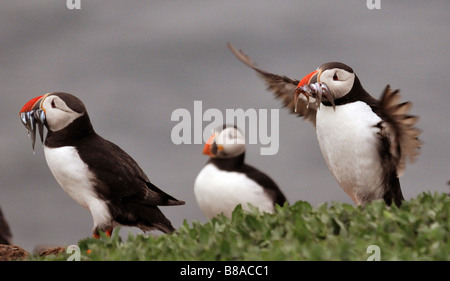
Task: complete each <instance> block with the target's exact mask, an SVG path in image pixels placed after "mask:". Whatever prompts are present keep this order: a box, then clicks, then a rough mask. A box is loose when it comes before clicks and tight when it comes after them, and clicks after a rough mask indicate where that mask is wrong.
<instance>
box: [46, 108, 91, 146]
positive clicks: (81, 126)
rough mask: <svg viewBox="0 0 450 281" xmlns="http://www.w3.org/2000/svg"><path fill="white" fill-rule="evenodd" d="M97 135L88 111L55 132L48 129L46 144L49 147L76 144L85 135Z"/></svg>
mask: <svg viewBox="0 0 450 281" xmlns="http://www.w3.org/2000/svg"><path fill="white" fill-rule="evenodd" d="M91 135H95V131H94V128H93V127H92V124H91V121H90V119H89V116H88V114H87V113H85V114H84V115H82V116H80V117H79V118H77V119H75V120H74V121H73V122H72V123H70V124H69V125H68V126H67V127H65V128H64V129H61V130H59V131H56V132H53V131H51V130H47V137H46V138H45V146H47V147H61V146H75V144H76V143H77V142H78V141H79V140H80V139H83V138H85V137H88V136H91Z"/></svg>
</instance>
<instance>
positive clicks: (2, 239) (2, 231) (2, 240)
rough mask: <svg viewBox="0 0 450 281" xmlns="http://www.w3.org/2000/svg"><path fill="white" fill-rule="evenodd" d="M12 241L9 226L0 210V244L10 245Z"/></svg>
mask: <svg viewBox="0 0 450 281" xmlns="http://www.w3.org/2000/svg"><path fill="white" fill-rule="evenodd" d="M11 239H12V234H11V230H10V228H9V224H8V222H7V221H6V219H5V216H4V215H3V212H2V209H1V208H0V244H5V245H10V244H11V241H12V240H11Z"/></svg>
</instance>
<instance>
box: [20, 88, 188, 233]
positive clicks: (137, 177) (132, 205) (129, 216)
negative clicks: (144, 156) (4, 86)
mask: <svg viewBox="0 0 450 281" xmlns="http://www.w3.org/2000/svg"><path fill="white" fill-rule="evenodd" d="M20 118H21V121H22V123H23V124H24V125H25V127H26V128H27V129H28V133H29V134H31V139H32V146H33V150H34V143H35V138H36V129H37V130H38V131H39V135H40V138H41V141H42V140H43V139H44V137H43V134H44V133H43V128H44V127H46V128H47V135H46V137H45V141H44V142H43V144H44V145H43V146H44V154H45V159H46V161H47V164H48V167H49V169H50V171H51V173H52V174H53V176H54V177H55V179H56V181H57V182H58V184H59V185H60V186H61V187H62V189H63V190H64V191H65V192H66V193H67V194H68V195H69V196H70V197H72V199H74V200H75V201H76V202H77V203H78V204H80V205H81V206H82V207H84V208H85V209H87V210H88V211H89V212H90V213H91V215H92V219H93V222H94V226H93V230H92V235H93V237H94V238H99V237H100V231H102V232H104V233H106V235H108V236H111V234H112V231H113V229H114V227H116V226H119V225H123V226H130V227H138V228H140V229H141V230H143V231H144V232H146V231H150V230H159V231H161V232H163V233H171V232H173V231H174V230H175V228H174V227H173V226H172V224H171V222H170V221H169V219H167V218H166V216H165V215H164V214H163V213H162V212H161V210H160V209H159V208H158V206H175V205H183V204H185V202H184V201H182V200H178V199H176V198H174V197H172V196H171V195H169V194H167V193H165V192H164V191H162V190H161V189H160V188H158V187H157V186H156V185H154V184H153V183H151V182H150V180H149V179H148V177H147V175H146V174H145V173H144V171H143V170H142V169H141V168H140V167H139V165H138V164H137V163H136V161H135V160H134V159H133V158H132V157H131V156H130V155H128V154H127V153H126V152H125V151H123V150H122V149H121V148H120V147H119V146H117V145H116V144H114V143H112V142H110V141H108V140H106V139H104V138H102V137H101V136H99V135H98V134H97V133H96V132H95V130H94V128H93V126H92V124H91V121H90V118H89V115H88V112H87V110H86V107H85V105H84V104H83V102H82V101H81V100H80V99H79V98H77V97H76V96H74V95H72V94H70V93H63V92H54V93H47V94H45V95H42V96H38V97H36V98H34V99H31V100H30V101H29V102H27V103H26V104H25V105H24V106H23V107H22V109H21V110H20Z"/></svg>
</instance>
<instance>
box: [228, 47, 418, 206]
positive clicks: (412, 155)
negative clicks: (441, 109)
mask: <svg viewBox="0 0 450 281" xmlns="http://www.w3.org/2000/svg"><path fill="white" fill-rule="evenodd" d="M228 47H229V49H230V50H231V51H232V53H233V54H234V55H235V56H236V57H237V58H238V59H239V60H240V61H241V62H243V63H244V64H246V65H247V66H249V67H250V68H252V69H254V70H255V71H256V72H257V73H258V74H259V76H260V77H262V78H263V79H264V81H265V83H266V84H267V86H268V90H269V91H271V92H273V93H274V94H275V97H276V98H277V99H279V100H281V101H282V103H283V105H284V106H285V107H287V108H288V109H289V110H290V111H291V112H292V113H294V114H296V115H297V116H301V117H303V118H304V119H305V120H306V121H309V122H310V123H311V124H312V125H313V126H314V127H315V130H316V135H317V140H318V143H319V147H320V150H321V152H322V155H323V158H324V160H325V162H326V164H327V167H328V169H329V170H330V172H331V173H332V175H333V176H334V178H335V179H336V181H337V182H338V184H339V185H340V186H341V188H342V189H343V191H344V192H345V193H346V194H347V195H348V196H349V197H350V198H351V199H352V201H353V202H354V204H355V205H362V206H364V205H365V204H366V203H369V202H371V201H373V200H377V199H380V200H384V202H385V203H386V204H387V205H389V206H390V205H392V203H395V205H397V206H401V204H402V201H403V200H404V196H403V194H402V190H401V187H400V181H399V178H400V177H402V176H403V174H404V171H405V166H406V162H407V161H408V162H410V163H413V162H415V160H416V158H417V156H418V155H419V153H420V148H421V147H422V142H421V140H419V136H420V135H421V130H419V129H417V128H416V127H415V125H416V123H417V122H418V119H419V117H418V116H414V115H411V114H410V113H409V112H410V110H411V107H412V103H411V102H410V101H407V102H401V101H400V99H401V96H400V94H399V90H398V89H397V90H392V89H391V87H390V85H387V86H386V87H385V88H384V90H383V91H382V94H381V97H380V99H376V98H374V97H373V96H372V95H370V94H369V93H368V92H367V91H366V90H365V89H364V88H363V86H362V84H361V82H360V80H359V78H358V76H357V75H356V73H355V72H354V71H353V69H352V68H351V67H350V66H348V65H346V64H344V63H341V62H327V63H324V64H322V65H321V66H319V67H318V68H317V69H316V70H315V71H313V72H311V73H309V74H308V75H306V76H305V77H303V78H302V79H301V80H296V79H291V78H289V77H287V76H281V75H277V74H273V73H270V72H267V71H264V70H262V69H260V68H258V67H257V66H256V65H255V64H254V63H253V62H252V60H251V59H250V57H249V56H247V55H246V54H245V53H244V52H242V51H241V50H237V49H236V48H235V47H234V46H233V45H231V44H230V43H229V44H228Z"/></svg>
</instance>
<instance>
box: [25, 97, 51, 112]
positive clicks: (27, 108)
mask: <svg viewBox="0 0 450 281" xmlns="http://www.w3.org/2000/svg"><path fill="white" fill-rule="evenodd" d="M43 96H45V95H42V96H39V97H35V98H34V99H31V100H30V101H28V102H27V103H26V104H25V105H24V106H23V107H22V109H21V110H20V112H19V113H23V112H28V111H31V110H32V109H33V107H34V106H35V105H36V104H37V103H38V102H39V101H40V100H41V99H42V97H43Z"/></svg>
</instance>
